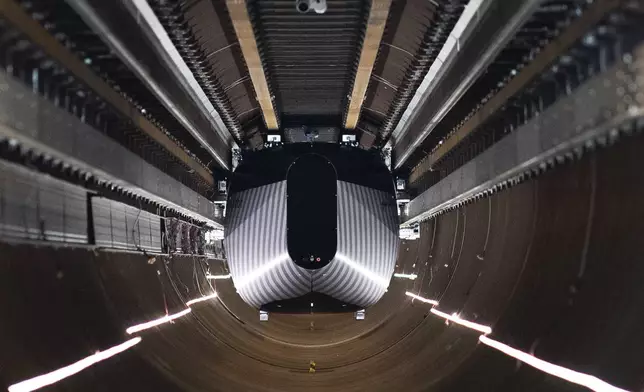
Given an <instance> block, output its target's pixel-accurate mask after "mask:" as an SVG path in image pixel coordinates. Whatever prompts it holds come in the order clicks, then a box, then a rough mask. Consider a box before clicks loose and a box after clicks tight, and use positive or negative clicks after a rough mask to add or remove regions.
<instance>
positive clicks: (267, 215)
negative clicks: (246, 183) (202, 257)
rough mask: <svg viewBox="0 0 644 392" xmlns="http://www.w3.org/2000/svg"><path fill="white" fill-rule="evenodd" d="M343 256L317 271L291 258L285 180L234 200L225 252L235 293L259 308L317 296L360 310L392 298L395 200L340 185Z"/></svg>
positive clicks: (338, 254) (340, 253)
mask: <svg viewBox="0 0 644 392" xmlns="http://www.w3.org/2000/svg"><path fill="white" fill-rule="evenodd" d="M337 192H338V247H337V252H336V257H335V258H334V260H333V261H332V262H331V263H330V264H329V265H327V266H326V267H323V268H321V269H319V270H316V271H309V270H306V269H303V268H300V267H298V266H297V265H296V264H295V263H294V262H293V261H292V260H291V258H290V257H289V255H288V249H287V243H286V240H287V235H286V203H287V200H286V181H282V182H278V183H274V184H270V185H265V186H261V187H257V188H253V189H249V190H246V191H242V192H239V193H236V194H233V195H231V197H230V200H229V204H228V208H229V210H228V218H229V220H228V224H227V229H226V239H225V240H224V242H225V245H226V252H227V255H228V262H229V265H230V271H231V274H232V277H233V282H234V284H235V287H237V290H238V292H239V295H240V296H241V297H242V299H243V300H244V301H245V302H246V303H248V304H250V305H252V306H255V307H258V308H259V307H260V306H261V305H264V304H267V303H270V302H273V301H278V300H283V299H289V298H295V297H299V296H301V295H304V294H306V293H308V292H310V291H317V292H320V293H324V294H328V295H330V296H332V297H334V298H336V299H339V300H341V301H344V302H347V303H351V304H356V305H359V306H364V307H366V306H370V305H373V304H374V303H376V302H377V301H378V300H379V299H380V298H381V297H382V295H383V294H384V293H385V291H386V289H387V286H388V284H389V280H390V279H391V275H392V274H393V270H394V267H395V263H396V256H397V249H398V220H397V219H398V218H397V212H396V203H395V200H394V199H393V197H394V196H393V195H392V194H390V193H387V192H382V191H379V190H375V189H371V188H367V187H364V186H360V185H356V184H352V183H348V182H344V181H338V183H337ZM356 266H357V267H356Z"/></svg>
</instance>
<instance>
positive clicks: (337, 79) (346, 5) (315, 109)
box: [248, 0, 369, 127]
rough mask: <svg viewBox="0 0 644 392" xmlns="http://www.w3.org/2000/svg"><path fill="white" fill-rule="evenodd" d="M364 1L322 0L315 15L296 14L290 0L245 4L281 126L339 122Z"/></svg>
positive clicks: (361, 25)
mask: <svg viewBox="0 0 644 392" xmlns="http://www.w3.org/2000/svg"><path fill="white" fill-rule="evenodd" d="M368 6H369V3H368V2H367V1H362V0H348V1H340V0H328V1H327V11H326V13H325V14H321V15H319V14H315V13H307V14H300V13H298V11H297V10H296V9H295V2H294V1H292V0H256V1H251V2H249V3H248V9H249V12H250V16H251V19H252V20H253V22H254V26H255V35H256V37H257V41H258V43H260V48H259V49H260V53H262V54H263V61H264V64H265V67H266V68H267V70H268V76H269V79H270V82H271V84H272V86H273V91H274V93H275V95H276V96H275V100H276V102H277V107H278V109H279V110H280V112H281V115H282V124H283V126H285V127H288V126H301V125H303V124H310V125H312V126H341V124H342V116H343V113H344V110H345V108H346V104H347V94H348V92H349V91H350V88H351V85H352V83H353V79H354V68H355V66H356V63H357V61H358V56H359V54H360V46H361V42H362V35H363V33H364V29H365V26H366V17H367V15H368ZM304 117H306V119H305V120H303V118H304Z"/></svg>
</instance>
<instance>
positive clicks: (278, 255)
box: [224, 181, 310, 307]
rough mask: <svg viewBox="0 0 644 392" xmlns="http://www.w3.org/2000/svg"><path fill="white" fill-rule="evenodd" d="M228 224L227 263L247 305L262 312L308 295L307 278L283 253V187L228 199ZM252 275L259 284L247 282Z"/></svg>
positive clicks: (262, 188)
mask: <svg viewBox="0 0 644 392" xmlns="http://www.w3.org/2000/svg"><path fill="white" fill-rule="evenodd" d="M228 219H229V220H228V224H227V227H226V238H225V240H224V244H225V246H226V252H227V256H228V263H229V264H230V271H231V274H232V276H233V282H234V283H235V287H237V290H238V292H239V295H240V296H241V297H242V299H243V300H244V301H245V302H246V303H248V304H249V305H252V306H255V307H260V306H261V305H263V304H266V303H269V302H272V301H276V300H279V299H286V298H293V297H298V296H300V295H304V294H306V293H307V292H308V291H310V283H307V282H308V281H309V277H308V274H306V275H304V272H305V270H301V269H300V268H299V267H298V266H297V265H295V263H293V262H292V261H291V259H290V257H289V256H288V249H287V247H286V181H281V182H277V183H274V184H270V185H265V186H260V187H257V188H253V189H249V190H246V191H243V192H239V193H236V194H233V195H231V197H230V200H229V204H228ZM277 260H281V261H279V262H278V263H277V265H275V266H274V267H273V268H270V269H267V268H268V267H270V266H271V265H273V264H275V263H276V262H277ZM263 270H264V271H266V272H265V273H261V274H259V272H261V271H263ZM253 274H254V275H255V276H257V278H255V279H252V280H249V277H253V276H254V275H253ZM245 282H247V283H245ZM240 286H241V288H240Z"/></svg>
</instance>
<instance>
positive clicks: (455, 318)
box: [429, 308, 492, 334]
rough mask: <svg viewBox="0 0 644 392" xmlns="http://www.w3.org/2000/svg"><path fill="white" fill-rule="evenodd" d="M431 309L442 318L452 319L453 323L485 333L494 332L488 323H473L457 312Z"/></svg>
mask: <svg viewBox="0 0 644 392" xmlns="http://www.w3.org/2000/svg"><path fill="white" fill-rule="evenodd" d="M429 311H430V312H432V313H433V314H435V315H436V316H438V317H442V318H444V319H446V320H449V321H451V322H453V323H456V324H459V325H462V326H464V327H467V328H469V329H473V330H475V331H479V332H481V333H484V334H489V333H492V328H491V327H489V326H487V325H482V324H478V323H473V322H471V321H467V320H463V319H462V318H460V317H459V316H458V315H457V314H451V315H450V314H447V313H444V312H441V311H440V310H438V309H436V308H431V309H430V310H429Z"/></svg>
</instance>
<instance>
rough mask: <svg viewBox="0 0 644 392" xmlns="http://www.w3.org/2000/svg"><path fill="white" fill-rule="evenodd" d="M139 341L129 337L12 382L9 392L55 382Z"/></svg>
mask: <svg viewBox="0 0 644 392" xmlns="http://www.w3.org/2000/svg"><path fill="white" fill-rule="evenodd" d="M140 342H141V338H140V337H136V338H133V339H130V340H128V341H127V342H125V343H121V344H119V345H118V346H114V347H112V348H109V349H107V350H105V351H99V352H97V353H96V354H94V355H90V356H89V357H87V358H83V359H81V360H80V361H78V362H75V363H73V364H71V365H68V366H65V367H62V368H60V369H58V370H54V371H53V372H49V373H47V374H43V375H40V376H37V377H34V378H30V379H29V380H25V381H21V382H19V383H17V384H13V385H11V386H10V387H9V392H31V391H35V390H36V389H40V388H42V387H45V386H47V385H51V384H54V383H57V382H58V381H60V380H63V379H65V378H67V377H69V376H72V375H74V374H76V373H78V372H80V371H82V370H83V369H86V368H88V367H90V366H92V365H94V364H96V363H98V362H101V361H104V360H106V359H108V358H110V357H113V356H115V355H116V354H119V353H122V352H123V351H125V350H127V349H129V348H131V347H134V346H136V345H137V344H139V343H140Z"/></svg>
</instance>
